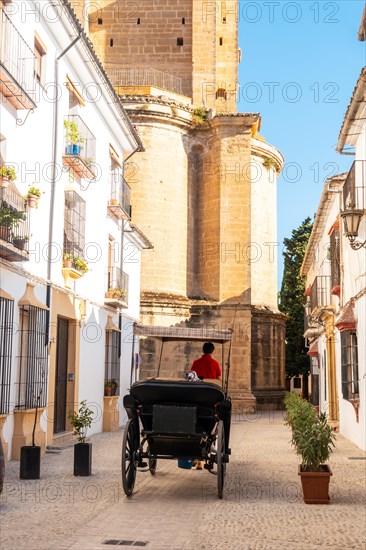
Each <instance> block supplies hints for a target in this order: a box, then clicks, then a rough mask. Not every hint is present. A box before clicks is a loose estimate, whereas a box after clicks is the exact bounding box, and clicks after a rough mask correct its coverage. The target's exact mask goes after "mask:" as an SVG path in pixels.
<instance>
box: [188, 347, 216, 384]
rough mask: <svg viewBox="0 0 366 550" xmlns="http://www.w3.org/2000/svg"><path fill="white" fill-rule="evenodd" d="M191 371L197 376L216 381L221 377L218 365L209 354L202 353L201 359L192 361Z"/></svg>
mask: <svg viewBox="0 0 366 550" xmlns="http://www.w3.org/2000/svg"><path fill="white" fill-rule="evenodd" d="M191 370H194V371H196V373H197V376H202V377H203V378H212V379H217V378H219V377H220V376H221V368H220V365H219V363H218V362H217V361H216V360H215V359H213V358H212V357H211V355H210V354H209V353H204V354H203V355H202V357H200V358H199V359H196V360H195V361H193V363H192V366H191Z"/></svg>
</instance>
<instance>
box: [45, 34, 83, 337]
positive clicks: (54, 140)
mask: <svg viewBox="0 0 366 550" xmlns="http://www.w3.org/2000/svg"><path fill="white" fill-rule="evenodd" d="M81 36H82V34H81V32H80V33H79V34H78V36H77V37H76V38H74V40H73V41H72V42H71V44H69V45H68V46H67V48H65V49H64V50H63V51H62V52H61V53H60V55H59V56H58V57H56V59H55V89H56V93H57V89H58V62H59V60H60V59H61V57H63V56H64V55H65V54H66V53H67V52H68V51H69V50H70V49H71V48H72V47H73V46H74V45H75V44H76V42H78V40H80V38H81ZM57 126H58V101H57V99H56V101H55V103H54V109H53V132H52V164H51V166H52V173H51V197H50V218H49V224H48V257H47V294H46V305H47V307H48V308H49V309H48V312H47V329H46V330H47V333H46V342H47V344H48V342H49V341H50V305H51V271H52V261H51V247H52V240H53V218H54V211H55V187H56V157H57Z"/></svg>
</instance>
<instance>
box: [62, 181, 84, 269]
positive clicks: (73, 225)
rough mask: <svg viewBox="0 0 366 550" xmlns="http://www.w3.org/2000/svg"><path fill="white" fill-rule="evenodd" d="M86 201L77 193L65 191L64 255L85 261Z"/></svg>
mask: <svg viewBox="0 0 366 550" xmlns="http://www.w3.org/2000/svg"><path fill="white" fill-rule="evenodd" d="M84 246H85V201H84V200H83V199H82V198H81V197H80V196H79V195H78V194H77V193H76V192H75V191H65V214H64V254H71V255H72V257H73V258H74V259H75V258H82V259H84Z"/></svg>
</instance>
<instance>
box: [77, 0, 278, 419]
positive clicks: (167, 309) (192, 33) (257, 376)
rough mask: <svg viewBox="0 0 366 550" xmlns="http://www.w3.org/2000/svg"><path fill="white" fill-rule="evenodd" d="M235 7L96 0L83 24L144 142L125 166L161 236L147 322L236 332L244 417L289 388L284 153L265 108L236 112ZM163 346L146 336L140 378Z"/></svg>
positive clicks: (149, 269) (139, 209) (156, 236)
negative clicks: (281, 187)
mask: <svg viewBox="0 0 366 550" xmlns="http://www.w3.org/2000/svg"><path fill="white" fill-rule="evenodd" d="M86 3H88V0H86ZM78 5H79V9H80V2H79V4H78ZM237 9H238V4H237V2H236V1H229V2H223V3H216V2H203V1H202V0H145V1H144V2H136V3H128V2H127V3H126V2H125V0H114V1H112V0H98V2H90V5H89V9H88V11H87V13H88V16H89V20H88V21H87V23H88V25H89V33H90V38H91V40H92V41H93V43H94V46H95V49H96V51H97V54H98V55H99V57H100V59H101V61H102V63H103V64H104V67H105V68H106V70H107V72H108V74H109V76H110V78H111V80H112V82H113V83H114V84H115V87H116V90H117V91H118V93H119V94H120V95H122V96H123V99H124V104H125V108H126V109H127V112H128V113H129V115H130V117H131V119H132V121H133V123H134V124H135V126H136V128H137V130H138V132H139V135H140V137H141V139H142V142H143V144H144V147H145V152H142V153H138V154H136V155H134V157H133V159H131V160H133V162H131V163H130V164H129V165H128V166H127V167H126V179H127V180H128V181H129V184H130V186H131V188H132V212H133V214H132V216H133V220H134V221H135V222H136V223H137V224H138V226H139V227H141V228H142V230H143V231H144V232H145V233H146V234H147V235H148V236H149V239H150V240H151V241H152V242H153V244H154V249H153V250H151V251H146V253H145V254H144V257H143V260H142V261H143V265H142V280H141V321H142V322H143V323H144V324H156V325H166V326H170V325H179V324H182V326H184V325H188V326H202V325H204V326H210V327H215V328H234V336H233V343H232V350H231V371H230V384H229V387H230V395H231V397H232V399H233V401H234V406H235V410H236V411H237V412H244V411H254V410H255V407H256V404H260V403H265V402H276V401H278V400H279V399H281V397H282V396H283V393H284V386H285V383H284V382H285V375H284V325H285V320H284V316H283V315H282V314H281V313H279V311H278V309H277V248H278V243H277V227H276V226H277V223H276V181H277V177H278V174H279V173H280V171H281V169H282V165H283V157H282V155H281V153H280V152H279V151H278V150H277V149H276V148H274V147H273V146H272V145H270V144H268V143H267V142H266V141H265V140H264V138H262V137H260V136H259V135H258V131H259V129H260V123H261V118H260V115H259V114H258V113H237V111H236V100H237V90H238V84H237V72H238V63H239V62H240V50H239V49H238V25H237ZM84 15H85V11H84ZM82 16H83V14H81V13H79V17H82ZM157 352H158V349H156V348H155V343H154V342H152V341H146V342H145V343H144V344H143V345H142V347H141V355H142V366H141V371H142V375H153V374H155V373H156V371H155V370H154V369H155V366H156V356H157ZM198 354H200V349H198V348H197V346H191V345H184V346H183V345H182V344H179V345H174V346H173V345H170V347H169V352H168V354H167V357H165V359H164V357H163V363H162V370H161V374H166V375H170V376H174V375H175V374H177V373H178V372H177V369H179V375H181V374H182V372H183V371H184V370H186V369H189V367H190V363H191V361H192V359H193V358H195V357H196V356H197V355H198ZM217 359H218V360H221V356H219V355H217ZM140 376H141V373H140Z"/></svg>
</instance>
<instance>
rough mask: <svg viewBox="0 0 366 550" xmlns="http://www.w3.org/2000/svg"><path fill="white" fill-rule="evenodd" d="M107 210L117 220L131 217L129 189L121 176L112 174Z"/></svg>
mask: <svg viewBox="0 0 366 550" xmlns="http://www.w3.org/2000/svg"><path fill="white" fill-rule="evenodd" d="M108 208H109V210H110V211H111V212H112V213H113V214H114V215H115V216H116V217H117V218H119V219H129V218H130V217H131V188H130V186H129V185H128V183H127V182H126V180H125V179H124V177H123V176H122V175H121V174H115V173H112V177H111V198H110V200H109V204H108Z"/></svg>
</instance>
